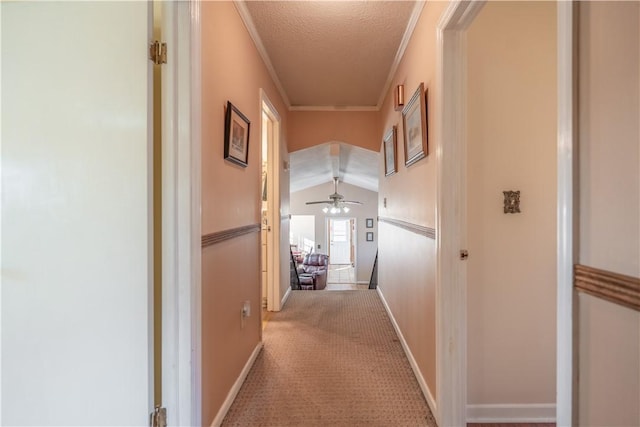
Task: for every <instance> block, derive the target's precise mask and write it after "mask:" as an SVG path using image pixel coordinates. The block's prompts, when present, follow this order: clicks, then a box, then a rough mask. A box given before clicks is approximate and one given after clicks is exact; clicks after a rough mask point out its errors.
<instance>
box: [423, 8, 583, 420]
mask: <svg viewBox="0 0 640 427" xmlns="http://www.w3.org/2000/svg"><path fill="white" fill-rule="evenodd" d="M484 3H485V1H484V0H477V1H461V0H455V1H452V2H451V3H450V4H449V6H448V7H447V9H446V11H445V12H444V13H443V15H442V17H441V19H440V21H439V23H438V29H437V40H438V46H437V47H438V52H437V64H438V67H439V68H438V80H437V87H438V93H439V94H440V95H439V99H438V107H439V108H437V110H436V111H437V112H436V114H437V119H436V120H437V122H438V124H439V129H440V134H439V135H438V137H437V139H438V151H437V153H436V160H437V165H438V168H437V169H438V176H437V198H438V207H439V209H437V211H436V221H437V225H438V234H437V236H436V244H437V280H436V333H437V339H436V359H437V361H436V388H437V393H436V394H437V396H438V401H437V410H436V411H435V412H436V417H437V419H438V424H439V425H466V402H467V363H466V357H467V325H466V322H467V312H466V310H467V307H466V267H465V265H464V264H463V263H461V262H460V261H459V251H460V250H461V249H464V247H463V244H464V243H466V242H465V236H466V234H465V233H466V230H465V228H464V227H465V218H464V206H463V203H464V202H465V200H466V184H465V182H466V181H465V180H466V172H465V163H464V159H465V158H466V151H465V150H466V146H465V145H466V143H465V137H466V136H465V131H466V129H465V122H466V117H465V112H466V61H465V58H466V44H465V33H466V30H467V29H468V28H469V26H470V24H471V23H472V22H473V19H474V18H475V17H476V16H477V14H478V13H479V11H480V10H481V9H482V7H483V5H484ZM576 8H577V5H576V3H575V2H571V1H569V2H557V31H558V35H557V55H558V65H557V67H558V70H557V71H558V74H557V76H558V86H557V87H558V89H557V90H558V131H557V132H558V135H557V147H558V148H557V149H558V151H557V154H558V166H557V170H558V181H557V187H558V188H557V191H558V199H557V201H558V206H557V221H558V222H557V225H558V231H557V263H558V267H557V268H558V271H557V273H558V287H557V292H558V294H557V297H558V301H557V373H556V381H557V385H556V387H557V390H556V393H557V401H556V423H557V425H563V426H570V425H574V426H575V425H578V419H577V408H578V406H577V405H578V401H577V347H576V346H577V342H576V333H575V329H576V325H577V323H576V316H577V304H576V296H575V291H574V290H573V265H574V262H575V256H576V245H575V240H574V239H575V237H576V236H577V233H576V232H575V226H576V224H577V221H576V219H575V213H576V212H575V206H576V205H575V203H576V201H575V196H576V191H577V182H576V171H577V168H576V160H577V156H576V153H577V149H576V129H577V128H576V125H575V118H576V113H575V105H576V104H575V102H576V101H575V99H576V89H575V88H576V86H575V85H576V79H575V76H576V59H575V58H576V35H575V31H576V27H577V26H576V24H575V20H576V17H577V13H576ZM451 194H455V195H457V197H450V195H451Z"/></svg>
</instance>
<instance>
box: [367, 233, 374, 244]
mask: <svg viewBox="0 0 640 427" xmlns="http://www.w3.org/2000/svg"><path fill="white" fill-rule="evenodd" d="M367 242H373V231H367Z"/></svg>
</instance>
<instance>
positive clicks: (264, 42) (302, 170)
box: [236, 0, 424, 192]
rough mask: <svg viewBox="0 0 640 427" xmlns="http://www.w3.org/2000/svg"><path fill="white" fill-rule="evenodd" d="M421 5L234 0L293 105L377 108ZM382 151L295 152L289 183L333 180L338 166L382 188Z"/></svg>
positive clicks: (344, 175) (347, 178)
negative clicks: (379, 157)
mask: <svg viewBox="0 0 640 427" xmlns="http://www.w3.org/2000/svg"><path fill="white" fill-rule="evenodd" d="M423 5H424V2H421V1H380V0H374V1H372V0H369V1H353V0H342V1H326V0H317V1H316V0H306V1H265V0H263V1H243V0H237V1H236V7H237V9H238V11H239V13H240V16H241V17H242V19H243V21H244V23H245V25H246V27H247V29H248V31H249V33H250V34H251V37H252V38H253V40H254V42H255V44H256V47H257V49H258V51H259V52H260V54H261V56H262V58H263V59H264V61H265V63H266V66H267V68H268V69H269V72H270V73H271V76H272V77H273V79H274V81H275V83H276V85H277V86H278V89H279V90H280V93H281V95H282V97H283V99H284V100H285V103H286V104H287V106H288V107H289V108H290V109H291V110H296V109H299V110H322V109H333V108H336V109H354V110H362V109H365V110H366V109H369V110H377V109H379V108H380V106H381V104H382V101H383V100H384V95H385V94H386V93H387V92H388V90H389V87H390V85H391V77H392V76H393V74H394V73H395V71H396V68H397V65H398V62H399V60H400V59H401V57H402V54H403V53H404V49H405V47H406V44H407V42H408V40H409V38H410V36H411V34H412V32H413V29H414V27H415V23H416V21H417V18H418V16H419V15H420V12H421V11H422V7H423ZM332 147H333V148H332ZM336 151H337V152H338V153H339V154H338V155H337V156H336V155H335V153H336ZM378 156H379V154H378V153H376V152H372V151H369V150H364V149H361V148H358V147H353V146H350V145H346V144H325V145H321V146H317V147H313V148H309V149H306V150H300V151H296V152H293V153H291V156H290V163H291V170H290V173H291V191H292V192H293V191H299V190H302V189H305V188H308V187H312V186H314V185H318V184H322V183H325V182H331V180H332V178H333V176H335V174H336V173H338V174H339V178H340V180H341V181H342V182H346V183H349V184H352V185H357V186H359V187H363V188H366V189H368V190H371V191H378Z"/></svg>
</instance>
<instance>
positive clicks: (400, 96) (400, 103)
mask: <svg viewBox="0 0 640 427" xmlns="http://www.w3.org/2000/svg"><path fill="white" fill-rule="evenodd" d="M393 98H394V99H393V101H394V109H395V110H396V111H400V110H402V108H403V107H404V85H398V86H396V88H395V90H394V91H393Z"/></svg>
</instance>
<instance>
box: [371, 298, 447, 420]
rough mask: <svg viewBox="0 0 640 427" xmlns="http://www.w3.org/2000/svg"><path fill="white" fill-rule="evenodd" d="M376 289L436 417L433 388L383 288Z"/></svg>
mask: <svg viewBox="0 0 640 427" xmlns="http://www.w3.org/2000/svg"><path fill="white" fill-rule="evenodd" d="M376 290H377V291H378V295H380V299H381V300H382V304H383V305H384V308H385V310H387V314H388V315H389V319H391V324H392V325H393V329H395V330H396V334H398V338H399V339H400V343H401V344H402V348H403V350H404V353H405V354H406V356H407V359H409V364H410V365H411V369H412V370H413V374H414V375H415V376H416V379H417V380H418V384H419V385H420V389H421V390H422V394H423V395H424V398H425V399H426V401H427V404H428V405H429V408H430V409H431V412H432V413H433V415H434V417H436V418H437V415H436V414H437V413H438V411H437V405H436V400H435V399H434V398H433V395H432V394H431V390H429V386H428V385H427V382H426V381H425V379H424V377H423V376H422V372H420V368H418V363H417V362H416V359H415V358H414V357H413V354H412V353H411V350H410V349H409V345H408V344H407V341H406V340H405V339H404V336H403V335H402V332H401V331H400V327H399V326H398V323H397V322H396V319H395V317H393V313H392V312H391V309H390V308H389V304H387V300H385V299H384V295H383V294H382V290H381V289H380V288H376Z"/></svg>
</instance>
